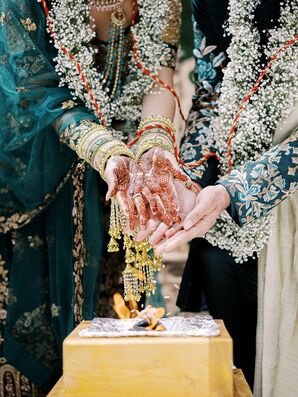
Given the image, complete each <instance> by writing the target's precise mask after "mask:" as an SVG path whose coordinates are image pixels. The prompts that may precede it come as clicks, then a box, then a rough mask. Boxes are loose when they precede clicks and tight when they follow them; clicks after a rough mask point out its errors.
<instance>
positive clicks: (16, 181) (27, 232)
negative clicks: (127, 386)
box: [0, 0, 103, 391]
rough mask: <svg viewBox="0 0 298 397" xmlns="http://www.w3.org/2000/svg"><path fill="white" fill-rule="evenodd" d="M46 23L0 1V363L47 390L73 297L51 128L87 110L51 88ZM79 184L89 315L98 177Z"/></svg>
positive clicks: (86, 311)
mask: <svg viewBox="0 0 298 397" xmlns="http://www.w3.org/2000/svg"><path fill="white" fill-rule="evenodd" d="M45 26H46V25H45V16H44V13H43V9H42V6H41V4H40V3H38V2H37V1H31V0H30V1H25V0H11V1H10V0H3V1H1V2H0V87H1V88H0V103H1V106H0V289H1V293H0V321H1V350H0V365H1V364H2V365H6V364H7V363H9V364H11V365H12V366H14V367H15V368H16V369H17V370H18V371H20V372H21V373H22V374H24V375H25V376H26V377H28V379H30V381H32V382H33V383H34V384H35V385H36V386H37V387H39V388H42V389H43V390H44V391H48V390H49V389H50V388H51V386H52V385H53V383H54V382H55V381H56V380H57V379H58V377H59V375H60V373H61V346H62V341H63V339H64V338H65V336H66V335H67V334H68V333H69V332H70V331H71V330H72V329H73V327H74V325H75V324H74V323H75V321H74V310H75V308H74V306H75V304H76V303H77V302H75V299H74V288H75V280H74V276H73V240H74V226H73V194H74V184H73V172H74V171H73V170H74V169H75V164H76V162H77V156H76V154H75V153H74V152H73V151H72V150H71V149H70V148H68V147H67V146H66V145H65V144H63V143H61V142H60V141H59V132H60V130H59V129H61V130H62V129H64V128H66V127H67V125H68V124H70V123H79V122H81V121H82V120H84V119H86V118H88V119H94V120H95V116H93V115H92V114H91V113H90V112H89V111H88V110H87V109H86V108H85V107H84V106H83V105H82V104H76V105H75V106H74V107H73V108H72V109H68V108H69V106H68V105H70V104H71V105H74V104H72V103H71V102H68V101H70V100H71V94H70V92H69V90H68V89H67V88H66V87H59V84H58V83H59V77H58V76H57V75H56V73H55V69H54V66H53V61H52V60H53V57H54V56H55V50H54V48H53V47H52V45H51V44H50V43H49V36H48V35H47V33H46V30H45ZM55 121H56V123H54V122H55ZM54 124H55V125H56V126H59V129H58V131H57V130H54V128H53V125H54ZM58 187H59V188H58ZM83 187H84V201H85V209H84V240H85V246H86V259H85V265H84V272H83V276H82V278H83V290H84V294H82V298H83V302H84V303H83V317H84V318H85V319H90V318H91V317H92V316H93V315H94V312H95V301H96V300H97V299H96V300H95V291H96V288H95V287H96V283H97V281H98V278H99V277H100V259H101V255H102V248H103V225H102V214H101V205H100V200H101V196H102V195H101V192H100V181H99V178H98V175H97V173H96V172H95V171H93V170H92V169H90V168H87V170H86V172H85V176H84V180H83ZM28 213H31V217H30V222H28V223H27V224H26V222H24V219H27V218H26V216H27V215H26V214H28ZM3 339H4V340H3ZM0 369H1V367H0Z"/></svg>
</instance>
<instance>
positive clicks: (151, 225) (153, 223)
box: [136, 219, 160, 241]
mask: <svg viewBox="0 0 298 397" xmlns="http://www.w3.org/2000/svg"><path fill="white" fill-rule="evenodd" d="M159 223H160V221H158V220H157V219H149V221H148V222H147V224H146V227H145V229H144V230H140V231H139V232H138V233H137V234H136V241H142V240H145V238H147V237H149V236H150V234H151V233H152V232H153V231H154V230H155V229H156V228H157V226H158V225H159Z"/></svg>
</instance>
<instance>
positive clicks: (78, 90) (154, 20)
mask: <svg viewBox="0 0 298 397" xmlns="http://www.w3.org/2000/svg"><path fill="white" fill-rule="evenodd" d="M89 5H90V2H89V0H53V1H52V9H51V11H50V17H51V22H52V27H53V30H54V32H55V35H56V36H57V38H58V40H59V41H60V43H62V45H63V46H64V47H66V48H67V50H68V51H69V52H70V53H71V54H73V55H74V57H75V59H76V61H77V62H78V63H79V64H80V66H81V68H82V71H83V73H84V75H85V77H86V81H87V82H88V84H89V86H90V89H91V91H92V93H93V95H94V97H95V99H96V101H97V102H98V104H99V107H100V110H101V111H102V112H103V118H104V120H105V122H106V124H107V125H110V124H111V121H112V119H113V118H117V119H120V120H137V119H138V118H139V117H140V114H141V101H142V98H143V96H144V94H146V93H148V92H149V91H150V89H151V88H152V86H153V84H154V82H153V80H152V79H151V78H150V77H148V76H146V75H145V74H144V73H143V72H142V71H141V70H139V69H138V68H137V66H136V63H135V61H134V60H133V56H132V55H133V54H132V52H131V53H130V61H129V65H128V71H129V73H128V77H127V79H126V82H125V83H124V85H123V87H122V89H121V94H120V96H118V97H117V98H115V99H113V100H112V102H111V103H109V101H108V91H107V89H106V88H104V84H103V76H102V75H101V74H99V73H98V71H97V70H96V68H95V66H94V54H95V52H96V49H94V48H93V47H92V46H90V42H91V40H92V38H94V37H95V33H94V32H93V30H92V27H91V26H90V19H89ZM138 12H139V15H140V20H139V22H138V23H137V24H136V25H135V27H134V28H133V29H134V34H135V37H136V40H137V48H138V52H139V58H140V61H141V63H142V64H143V65H144V66H146V68H148V69H149V70H150V71H151V72H152V73H154V74H158V71H159V69H160V68H161V65H162V63H163V62H165V61H166V59H167V58H168V57H169V56H170V48H169V46H168V45H167V44H166V43H164V42H163V41H162V34H163V32H164V30H165V28H166V24H167V17H168V15H169V14H170V13H171V10H170V2H169V1H167V0H161V1H152V0H139V1H138ZM54 44H55V46H56V47H57V43H54ZM57 48H58V47H57ZM55 61H56V71H57V73H58V74H59V76H61V78H60V84H61V85H64V84H67V85H68V87H69V88H70V90H71V91H72V92H73V94H74V98H76V97H78V98H80V99H81V100H82V101H83V102H84V103H85V105H86V106H87V107H89V108H90V109H92V110H94V105H93V103H92V102H91V101H90V98H89V95H88V94H87V93H86V91H85V85H84V83H83V82H82V80H81V77H80V76H79V74H78V72H77V69H76V66H75V64H74V63H73V62H72V61H71V60H69V59H68V58H67V57H66V56H65V55H64V54H62V53H61V52H60V51H59V53H58V56H57V57H56V59H55Z"/></svg>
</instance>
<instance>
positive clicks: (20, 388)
mask: <svg viewBox="0 0 298 397" xmlns="http://www.w3.org/2000/svg"><path fill="white" fill-rule="evenodd" d="M0 396H3V397H38V396H40V397H41V396H43V394H40V393H39V392H38V390H37V389H36V387H35V386H34V385H33V384H32V383H31V382H30V381H29V380H28V379H27V378H26V377H25V376H24V375H22V374H21V373H20V372H19V371H17V370H16V369H15V368H14V367H13V366H11V365H10V364H4V365H2V366H1V367H0Z"/></svg>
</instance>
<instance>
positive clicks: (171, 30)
mask: <svg viewBox="0 0 298 397" xmlns="http://www.w3.org/2000/svg"><path fill="white" fill-rule="evenodd" d="M168 3H169V4H170V7H169V8H170V10H171V12H170V14H169V15H167V17H166V18H167V27H166V29H165V30H164V32H163V34H162V40H163V41H164V42H165V43H168V44H171V45H173V46H175V47H178V44H179V39H180V27H181V3H180V0H168Z"/></svg>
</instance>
